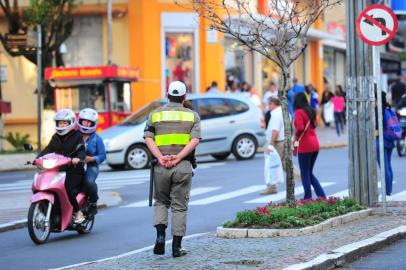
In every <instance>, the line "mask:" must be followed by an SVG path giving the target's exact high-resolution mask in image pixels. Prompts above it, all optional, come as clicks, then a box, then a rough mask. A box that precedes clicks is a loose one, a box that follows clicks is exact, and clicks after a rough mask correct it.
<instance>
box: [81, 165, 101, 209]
mask: <svg viewBox="0 0 406 270" xmlns="http://www.w3.org/2000/svg"><path fill="white" fill-rule="evenodd" d="M98 175H99V166H94V165H90V166H89V165H88V166H87V169H86V177H85V182H84V190H85V192H86V194H87V195H88V196H89V201H90V202H92V203H95V202H97V200H98V199H99V196H98V195H97V184H96V178H97V176H98Z"/></svg>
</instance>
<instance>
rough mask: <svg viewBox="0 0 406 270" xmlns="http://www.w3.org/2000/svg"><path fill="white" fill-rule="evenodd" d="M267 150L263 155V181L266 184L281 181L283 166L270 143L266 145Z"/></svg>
mask: <svg viewBox="0 0 406 270" xmlns="http://www.w3.org/2000/svg"><path fill="white" fill-rule="evenodd" d="M268 149H269V152H266V153H265V155H264V157H265V168H264V169H265V183H266V184H267V185H268V184H269V185H273V184H278V183H283V167H282V162H281V158H280V156H279V154H278V152H277V151H276V149H275V147H273V146H272V145H269V146H268Z"/></svg>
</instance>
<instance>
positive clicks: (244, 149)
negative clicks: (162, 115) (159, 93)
mask: <svg viewBox="0 0 406 270" xmlns="http://www.w3.org/2000/svg"><path fill="white" fill-rule="evenodd" d="M165 103H166V100H163V99H162V100H157V101H154V102H151V103H149V104H148V105H146V106H144V107H143V108H142V109H140V110H139V111H137V112H135V113H133V114H132V115H130V116H129V117H128V118H127V119H126V120H125V121H124V122H122V123H121V124H118V125H116V126H114V127H111V128H108V129H106V130H104V131H103V132H101V133H100V136H101V137H102V139H103V141H104V144H105V146H106V152H107V158H106V160H107V163H108V165H109V166H110V167H111V168H113V169H123V168H129V169H143V168H146V167H148V165H149V162H150V160H151V153H150V152H149V151H148V148H147V146H146V145H145V143H144V139H143V135H144V128H145V121H146V119H147V117H148V114H149V113H150V112H151V111H152V110H154V109H156V108H158V107H160V106H162V105H163V104H165ZM184 106H186V107H188V108H191V109H192V110H194V111H196V112H198V114H199V115H200V118H201V128H202V139H201V142H200V144H199V146H198V147H197V149H196V155H212V156H213V157H214V158H216V159H218V160H224V159H226V158H227V157H228V156H229V155H230V153H233V155H234V156H235V157H236V159H238V160H244V159H251V158H253V157H254V156H255V153H256V151H257V148H258V146H263V145H264V144H265V130H264V120H263V116H262V113H261V111H260V110H259V109H258V107H257V106H255V105H254V104H253V103H252V102H251V101H250V100H249V98H248V97H247V96H245V95H232V94H207V95H188V97H187V100H186V101H185V103H184Z"/></svg>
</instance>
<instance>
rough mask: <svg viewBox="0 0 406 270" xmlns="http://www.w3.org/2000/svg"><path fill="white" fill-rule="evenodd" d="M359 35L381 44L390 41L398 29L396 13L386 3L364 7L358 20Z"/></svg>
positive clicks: (363, 38)
mask: <svg viewBox="0 0 406 270" xmlns="http://www.w3.org/2000/svg"><path fill="white" fill-rule="evenodd" d="M356 28H357V35H358V36H359V37H360V38H361V39H362V40H363V41H364V42H366V43H368V44H370V45H374V46H379V45H382V44H385V43H387V42H389V41H390V40H391V39H392V38H393V37H394V36H395V35H396V32H397V31H398V20H397V18H396V15H395V13H393V11H392V10H391V9H390V8H388V7H387V6H384V5H372V6H370V7H368V8H366V9H364V10H363V11H362V12H361V13H360V14H359V16H358V18H357V22H356Z"/></svg>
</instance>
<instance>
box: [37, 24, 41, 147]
mask: <svg viewBox="0 0 406 270" xmlns="http://www.w3.org/2000/svg"><path fill="white" fill-rule="evenodd" d="M41 111H42V29H41V25H39V24H38V25H37V137H38V153H41Z"/></svg>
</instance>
